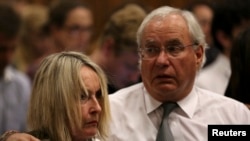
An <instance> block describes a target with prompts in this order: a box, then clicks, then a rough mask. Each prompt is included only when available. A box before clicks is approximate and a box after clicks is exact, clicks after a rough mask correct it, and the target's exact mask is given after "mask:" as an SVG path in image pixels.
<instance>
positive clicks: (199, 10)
mask: <svg viewBox="0 0 250 141" xmlns="http://www.w3.org/2000/svg"><path fill="white" fill-rule="evenodd" d="M185 9H187V10H189V11H191V12H192V13H193V14H194V15H195V17H196V18H197V20H198V22H199V24H200V26H201V29H202V30H203V32H204V34H205V39H206V42H207V48H206V52H205V53H206V62H205V64H204V66H203V68H204V67H206V66H207V65H208V64H210V63H211V62H213V61H214V59H215V58H216V55H217V54H218V53H219V51H218V49H217V48H215V47H213V46H214V45H213V38H212V34H211V25H212V20H213V14H214V6H213V4H212V3H210V2H209V1H207V0H195V1H193V2H191V3H190V4H188V5H187V6H186V7H185Z"/></svg>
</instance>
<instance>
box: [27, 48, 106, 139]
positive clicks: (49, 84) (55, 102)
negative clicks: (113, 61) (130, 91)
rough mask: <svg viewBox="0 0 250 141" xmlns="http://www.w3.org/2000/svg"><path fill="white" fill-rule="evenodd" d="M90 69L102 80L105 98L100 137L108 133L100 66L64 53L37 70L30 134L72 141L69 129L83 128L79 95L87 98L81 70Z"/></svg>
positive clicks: (30, 111)
mask: <svg viewBox="0 0 250 141" xmlns="http://www.w3.org/2000/svg"><path fill="white" fill-rule="evenodd" d="M83 66H87V67H89V68H91V69H92V70H93V71H95V72H96V74H97V76H98V77H99V82H100V87H101V92H102V98H101V100H100V103H99V104H100V106H101V107H102V112H101V115H100V124H99V125H98V130H99V133H98V136H99V137H100V138H101V139H102V140H105V139H106V138H107V136H108V131H109V126H108V125H109V120H110V109H109V100H108V92H107V79H106V76H105V74H104V72H103V71H102V70H101V68H100V67H99V66H97V65H96V64H95V63H93V62H92V61H91V60H90V59H89V58H88V57H87V56H85V55H83V54H81V53H77V52H61V53H56V54H52V55H50V56H48V57H46V58H45V59H44V60H43V62H42V63H41V65H40V68H39V69H38V71H37V73H36V76H35V79H34V83H33V89H32V95H31V99H30V105H29V111H28V125H29V129H30V130H38V131H44V132H46V133H47V134H48V135H49V137H50V140H52V141H63V140H65V141H71V140H72V139H71V135H70V128H73V129H78V128H80V127H81V125H82V124H81V123H82V114H81V110H80V93H81V92H82V91H84V92H85V94H86V95H88V93H87V90H86V88H85V85H84V82H83V80H82V77H81V76H80V70H81V68H82V67H83Z"/></svg>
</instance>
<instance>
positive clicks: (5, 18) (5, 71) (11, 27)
mask: <svg viewBox="0 0 250 141" xmlns="http://www.w3.org/2000/svg"><path fill="white" fill-rule="evenodd" d="M20 26H21V18H20V15H19V14H18V13H17V12H16V11H15V10H14V9H13V8H12V7H10V6H9V5H4V4H1V5H0V133H1V134H2V133H3V132H5V131H6V130H10V129H14V130H20V131H25V129H26V115H27V106H28V101H29V97H30V91H31V84H30V80H29V78H28V77H27V76H26V75H25V74H24V73H22V72H20V71H18V70H17V69H16V68H15V67H13V65H12V62H13V57H14V53H15V49H16V46H17V44H18V39H19V30H20Z"/></svg>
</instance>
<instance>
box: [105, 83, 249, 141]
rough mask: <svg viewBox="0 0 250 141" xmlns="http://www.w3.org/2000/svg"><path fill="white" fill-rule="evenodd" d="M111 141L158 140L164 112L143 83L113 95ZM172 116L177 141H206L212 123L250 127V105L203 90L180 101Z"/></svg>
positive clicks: (194, 90)
mask: <svg viewBox="0 0 250 141" xmlns="http://www.w3.org/2000/svg"><path fill="white" fill-rule="evenodd" d="M110 102H111V103H110V104H111V115H112V122H111V135H110V138H109V141H155V139H156V136H157V130H158V128H159V125H160V122H161V119H162V118H161V117H162V114H163V110H162V108H161V107H160V105H161V104H162V103H161V102H158V101H156V100H155V99H153V98H152V97H151V96H150V95H149V94H148V93H147V91H146V90H145V87H144V85H143V84H142V83H139V84H136V85H133V86H131V87H128V88H125V89H122V90H120V91H117V92H116V93H114V94H112V95H110ZM177 103H178V105H179V107H178V108H176V109H174V110H173V112H171V113H170V115H169V124H170V128H171V130H172V133H173V136H174V139H175V141H206V140H207V137H208V131H207V130H208V125H209V124H250V111H249V110H248V109H247V108H246V106H245V105H244V104H242V103H240V102H237V101H235V100H233V99H229V98H227V97H225V96H221V95H219V94H216V93H213V92H210V91H207V90H204V89H200V88H198V87H196V86H194V88H193V89H192V91H191V93H190V94H189V95H188V96H187V97H185V98H184V99H182V100H181V101H178V102H177Z"/></svg>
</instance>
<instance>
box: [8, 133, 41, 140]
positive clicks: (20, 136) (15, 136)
mask: <svg viewBox="0 0 250 141" xmlns="http://www.w3.org/2000/svg"><path fill="white" fill-rule="evenodd" d="M5 141H40V140H39V139H37V138H35V137H33V136H31V135H29V134H26V133H15V134H12V135H10V136H9V137H8V138H7V139H6V140H5Z"/></svg>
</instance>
